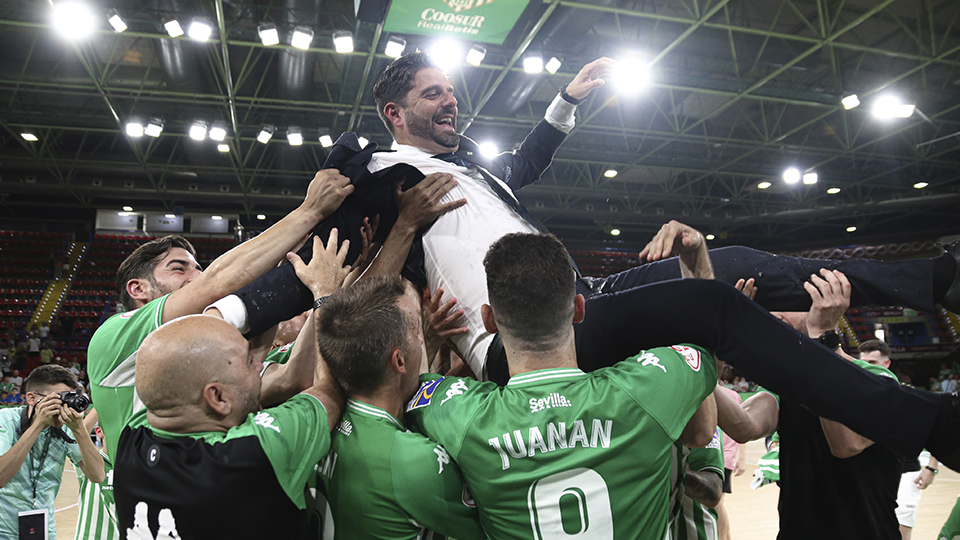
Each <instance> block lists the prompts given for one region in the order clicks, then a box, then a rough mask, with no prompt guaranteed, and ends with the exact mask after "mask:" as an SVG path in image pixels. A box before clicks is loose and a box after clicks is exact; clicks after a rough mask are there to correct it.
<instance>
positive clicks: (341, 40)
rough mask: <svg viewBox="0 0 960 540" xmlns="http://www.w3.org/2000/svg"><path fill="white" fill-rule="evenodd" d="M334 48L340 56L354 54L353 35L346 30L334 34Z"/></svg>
mask: <svg viewBox="0 0 960 540" xmlns="http://www.w3.org/2000/svg"><path fill="white" fill-rule="evenodd" d="M333 48H334V50H336V51H337V52H338V53H340V54H346V53H351V52H353V34H351V33H350V32H348V31H346V30H341V31H340V32H334V33H333Z"/></svg>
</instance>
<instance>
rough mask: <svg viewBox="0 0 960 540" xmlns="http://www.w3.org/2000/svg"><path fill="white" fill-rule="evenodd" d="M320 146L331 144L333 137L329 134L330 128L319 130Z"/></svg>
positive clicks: (327, 146)
mask: <svg viewBox="0 0 960 540" xmlns="http://www.w3.org/2000/svg"><path fill="white" fill-rule="evenodd" d="M320 146H322V147H324V148H330V147H331V146H333V137H331V136H330V130H328V129H321V130H320Z"/></svg>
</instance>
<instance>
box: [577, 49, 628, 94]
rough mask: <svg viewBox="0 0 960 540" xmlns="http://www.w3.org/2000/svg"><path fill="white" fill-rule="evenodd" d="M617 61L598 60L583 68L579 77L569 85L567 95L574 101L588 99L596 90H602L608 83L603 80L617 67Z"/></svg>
mask: <svg viewBox="0 0 960 540" xmlns="http://www.w3.org/2000/svg"><path fill="white" fill-rule="evenodd" d="M616 65H617V61H616V60H614V59H612V58H606V57H603V58H598V59H597V60H594V61H593V62H590V63H589V64H587V65H585V66H583V68H581V69H580V72H579V73H577V76H576V77H574V78H573V80H572V81H570V84H568V85H567V95H569V96H570V97H572V98H574V99H583V98H585V97H587V96H588V95H589V94H590V92H592V91H593V90H594V88H600V87H601V86H603V85H604V84H606V81H604V80H603V79H601V78H600V77H603V76H604V75H607V74H608V73H610V72H611V71H613V68H614V67H616Z"/></svg>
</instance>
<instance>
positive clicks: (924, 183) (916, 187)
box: [913, 182, 930, 189]
mask: <svg viewBox="0 0 960 540" xmlns="http://www.w3.org/2000/svg"><path fill="white" fill-rule="evenodd" d="M929 185H930V184H928V183H926V182H917V183H916V184H914V185H913V189H923V188H925V187H927V186H929Z"/></svg>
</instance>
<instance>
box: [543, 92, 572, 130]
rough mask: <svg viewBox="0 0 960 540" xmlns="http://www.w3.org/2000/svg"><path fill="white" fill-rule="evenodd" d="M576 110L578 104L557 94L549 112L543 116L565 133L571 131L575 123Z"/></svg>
mask: <svg viewBox="0 0 960 540" xmlns="http://www.w3.org/2000/svg"><path fill="white" fill-rule="evenodd" d="M576 110H577V106H576V105H574V104H573V103H569V102H568V101H567V100H565V99H563V98H562V97H560V94H557V97H555V98H553V103H551V104H550V106H549V107H547V113H546V114H545V115H543V118H544V120H546V121H547V123H548V124H550V125H551V126H553V127H555V128H557V129H559V130H560V131H562V132H564V133H570V131H572V130H573V126H574V125H575V120H574V117H573V112H574V111H576Z"/></svg>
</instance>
